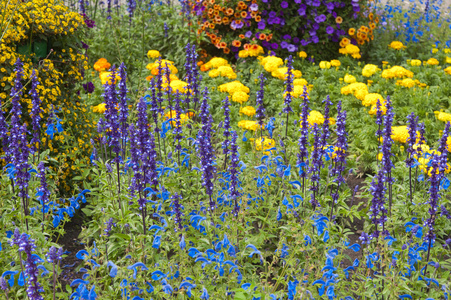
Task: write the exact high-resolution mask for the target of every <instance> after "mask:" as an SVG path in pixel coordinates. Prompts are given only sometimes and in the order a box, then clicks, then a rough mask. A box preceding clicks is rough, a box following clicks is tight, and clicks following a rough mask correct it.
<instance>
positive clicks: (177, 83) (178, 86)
mask: <svg viewBox="0 0 451 300" xmlns="http://www.w3.org/2000/svg"><path fill="white" fill-rule="evenodd" d="M169 86H170V87H171V90H172V92H173V93H176V92H179V93H182V94H185V93H186V92H187V91H188V83H187V82H185V81H182V80H173V81H171V83H170V84H169Z"/></svg>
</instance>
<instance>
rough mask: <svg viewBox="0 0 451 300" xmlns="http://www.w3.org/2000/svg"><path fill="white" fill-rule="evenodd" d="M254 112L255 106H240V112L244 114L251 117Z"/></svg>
mask: <svg viewBox="0 0 451 300" xmlns="http://www.w3.org/2000/svg"><path fill="white" fill-rule="evenodd" d="M255 113H256V111H255V108H254V107H252V106H245V107H240V114H245V115H246V116H248V117H252V116H253V115H255Z"/></svg>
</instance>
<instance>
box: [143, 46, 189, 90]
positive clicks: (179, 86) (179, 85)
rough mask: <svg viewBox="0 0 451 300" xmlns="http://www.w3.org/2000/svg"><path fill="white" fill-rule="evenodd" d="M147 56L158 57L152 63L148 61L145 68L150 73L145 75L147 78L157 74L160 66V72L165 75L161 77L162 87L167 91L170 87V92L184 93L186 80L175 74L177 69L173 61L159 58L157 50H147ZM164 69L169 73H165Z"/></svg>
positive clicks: (186, 86) (186, 88) (186, 87)
mask: <svg viewBox="0 0 451 300" xmlns="http://www.w3.org/2000/svg"><path fill="white" fill-rule="evenodd" d="M147 56H148V57H149V58H151V57H152V58H154V57H158V59H157V60H155V62H153V63H149V64H148V65H147V66H146V68H147V69H148V70H150V73H151V74H152V75H150V76H147V77H146V79H147V80H149V81H150V80H151V79H152V78H153V76H156V75H158V73H159V69H160V68H161V72H162V74H164V75H165V76H163V77H162V83H161V85H162V88H163V90H165V91H167V90H168V88H170V89H171V92H172V93H174V94H175V93H177V92H178V93H180V94H186V93H187V92H188V91H189V89H188V83H187V82H186V81H183V80H180V79H179V78H178V77H177V75H175V74H177V73H178V69H177V68H176V67H175V65H174V62H173V61H170V60H166V59H162V58H160V53H159V52H158V51H157V50H149V52H148V53H147ZM166 70H168V71H169V74H167V73H166V72H167V71H166Z"/></svg>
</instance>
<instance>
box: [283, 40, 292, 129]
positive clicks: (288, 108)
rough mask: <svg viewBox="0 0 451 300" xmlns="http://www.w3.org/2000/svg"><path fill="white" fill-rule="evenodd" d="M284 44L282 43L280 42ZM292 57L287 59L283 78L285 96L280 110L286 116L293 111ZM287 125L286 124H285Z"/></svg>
mask: <svg viewBox="0 0 451 300" xmlns="http://www.w3.org/2000/svg"><path fill="white" fill-rule="evenodd" d="M282 43H284V42H282ZM292 66H293V57H292V56H291V55H290V56H289V57H288V62H287V67H288V70H287V76H286V78H285V86H286V88H285V96H284V108H283V110H282V112H283V113H285V114H288V113H290V112H292V111H293V109H292V108H291V100H292V95H291V93H292V92H293V67H292ZM287 125H288V124H287Z"/></svg>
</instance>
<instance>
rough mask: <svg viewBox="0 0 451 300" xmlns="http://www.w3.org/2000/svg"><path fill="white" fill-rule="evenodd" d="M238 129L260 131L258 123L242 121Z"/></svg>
mask: <svg viewBox="0 0 451 300" xmlns="http://www.w3.org/2000/svg"><path fill="white" fill-rule="evenodd" d="M238 127H239V128H242V129H244V130H251V131H256V130H257V129H258V123H257V121H249V120H241V121H239V122H238Z"/></svg>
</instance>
